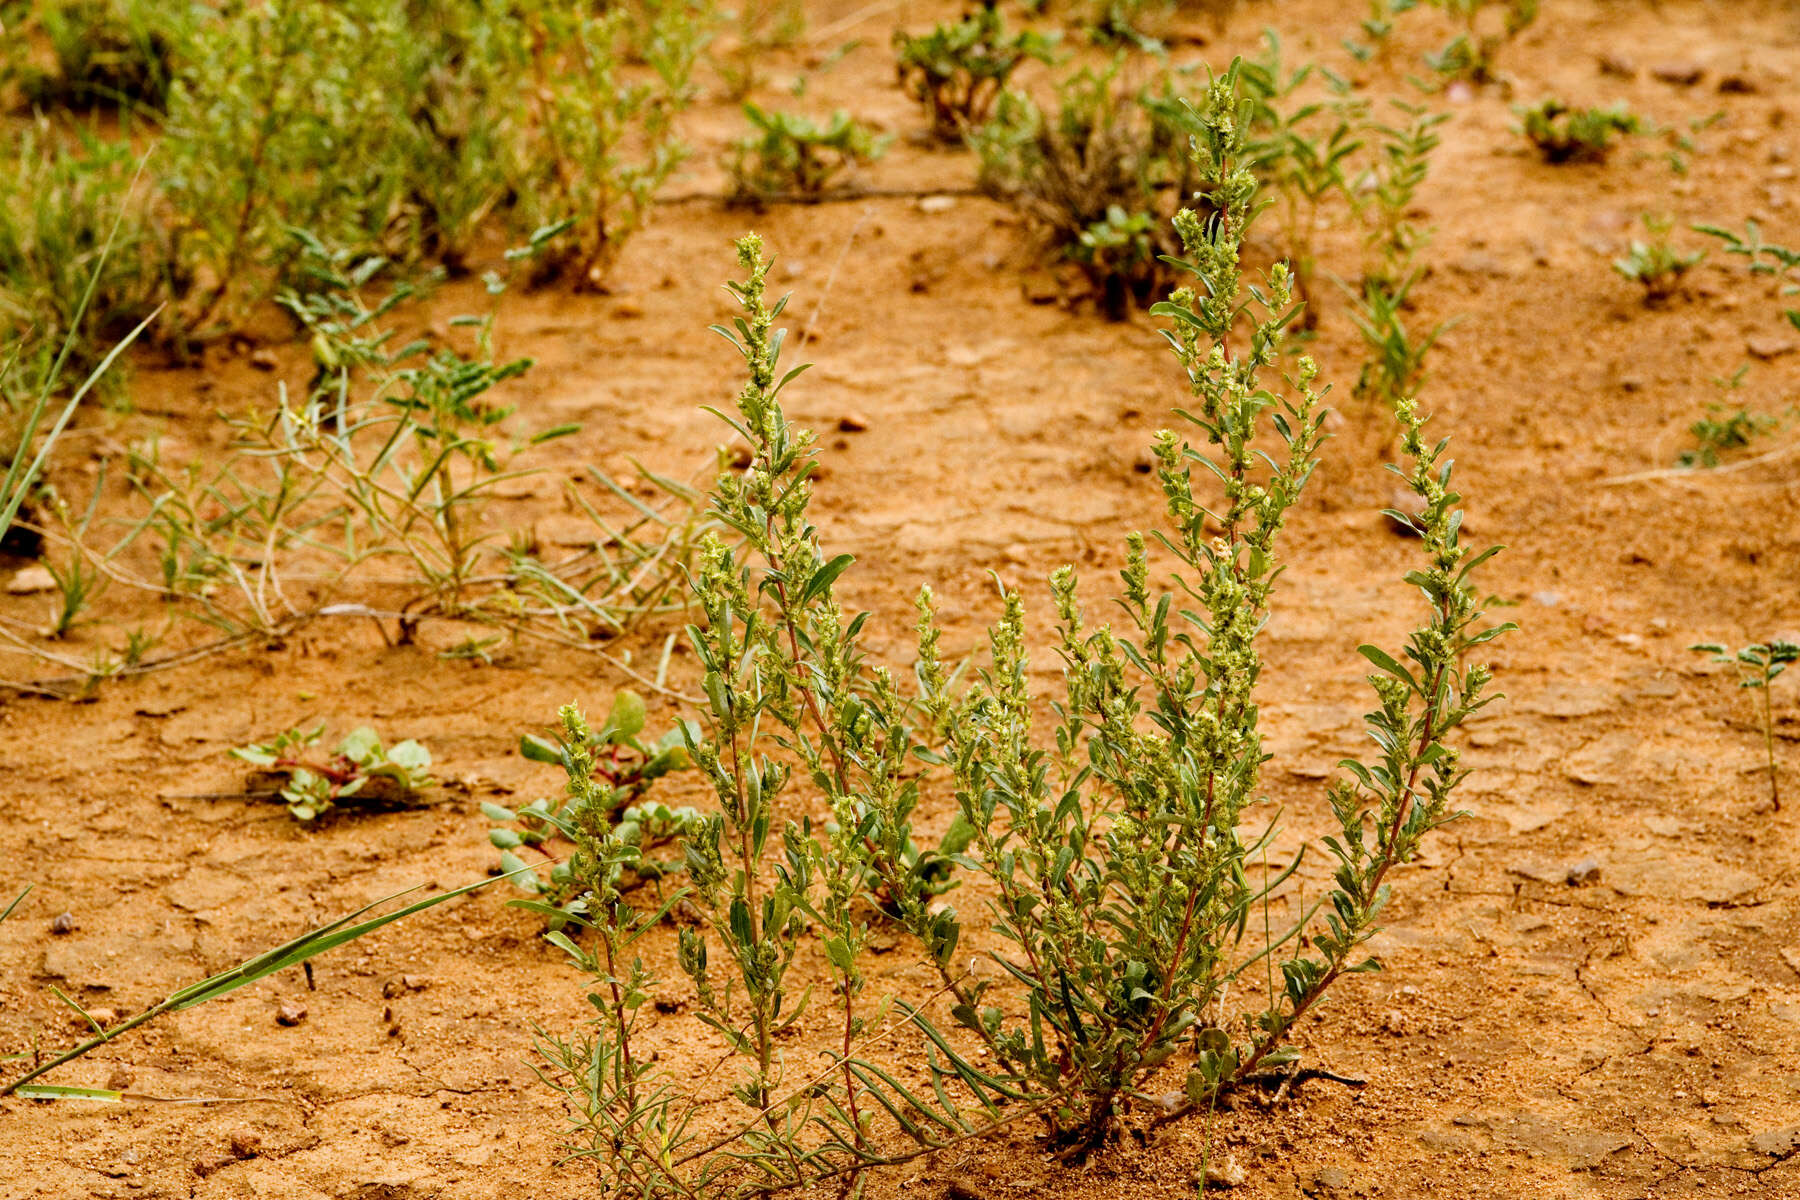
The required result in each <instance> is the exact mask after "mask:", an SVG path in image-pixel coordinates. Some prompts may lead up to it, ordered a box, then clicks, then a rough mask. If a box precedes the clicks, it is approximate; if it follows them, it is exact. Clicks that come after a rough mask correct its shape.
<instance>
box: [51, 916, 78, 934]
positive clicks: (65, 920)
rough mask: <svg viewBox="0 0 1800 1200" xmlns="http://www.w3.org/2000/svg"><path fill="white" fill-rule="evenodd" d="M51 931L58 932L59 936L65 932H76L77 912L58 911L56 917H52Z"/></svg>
mask: <svg viewBox="0 0 1800 1200" xmlns="http://www.w3.org/2000/svg"><path fill="white" fill-rule="evenodd" d="M50 932H51V933H54V934H57V935H58V936H61V935H62V934H65V933H74V932H75V914H74V913H66V912H63V913H57V914H56V915H55V916H54V917H52V918H50Z"/></svg>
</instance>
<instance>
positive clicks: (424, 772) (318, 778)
mask: <svg viewBox="0 0 1800 1200" xmlns="http://www.w3.org/2000/svg"><path fill="white" fill-rule="evenodd" d="M324 736H325V726H324V724H323V723H321V724H319V725H315V726H314V727H313V728H311V729H305V728H301V727H299V726H295V727H294V728H292V729H286V730H283V731H282V732H280V733H278V734H276V735H275V736H274V737H272V738H270V739H268V740H267V741H263V742H252V743H251V744H250V745H248V746H239V747H237V748H236V749H234V750H232V751H231V757H233V758H235V759H238V760H240V761H242V762H247V763H249V764H250V765H251V766H253V767H257V768H259V770H261V771H262V772H264V773H265V777H266V778H272V779H273V780H275V781H277V782H278V783H279V791H278V794H279V795H280V797H281V799H282V801H283V802H284V803H286V804H287V806H288V812H290V813H292V814H293V815H294V816H295V818H297V819H298V820H301V821H311V820H313V819H314V818H316V817H319V816H321V815H323V814H324V813H327V812H330V811H331V810H332V809H335V808H340V807H342V806H343V805H345V804H346V803H347V802H348V801H350V800H352V799H355V800H357V801H358V802H359V803H362V804H371V803H372V804H375V805H377V806H388V805H409V804H414V803H417V801H418V796H419V793H420V792H422V791H423V790H424V789H425V788H428V787H430V786H431V784H432V783H433V782H434V781H433V779H432V778H431V751H429V750H427V749H426V748H425V747H424V746H423V745H421V744H420V743H418V742H416V741H414V740H413V739H412V738H407V739H406V740H405V741H400V742H395V743H394V744H393V745H392V746H384V745H382V742H381V735H380V734H378V733H376V732H375V730H374V729H372V728H371V727H369V726H367V725H363V726H359V727H358V728H356V729H353V730H351V731H350V732H349V733H347V734H345V735H344V736H343V738H342V739H340V740H339V741H338V744H337V745H336V746H335V747H333V749H332V751H331V753H330V754H329V755H318V754H311V753H308V752H309V751H310V750H311V749H312V747H314V746H316V745H317V744H318V743H319V741H320V740H321V739H323V738H324Z"/></svg>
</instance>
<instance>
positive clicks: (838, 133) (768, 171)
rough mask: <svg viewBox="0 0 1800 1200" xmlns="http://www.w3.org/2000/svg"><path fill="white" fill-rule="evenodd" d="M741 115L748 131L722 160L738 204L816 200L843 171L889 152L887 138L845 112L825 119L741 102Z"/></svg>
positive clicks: (734, 199) (733, 144)
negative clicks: (815, 119)
mask: <svg viewBox="0 0 1800 1200" xmlns="http://www.w3.org/2000/svg"><path fill="white" fill-rule="evenodd" d="M744 116H745V117H746V118H748V119H749V121H750V129H751V132H750V133H749V134H747V135H746V136H744V137H742V138H740V139H739V140H737V141H735V142H733V143H732V145H731V153H730V155H729V156H728V157H727V159H726V162H725V169H726V171H727V173H728V174H729V175H730V176H731V186H732V199H733V201H735V202H736V203H739V204H761V203H763V202H764V201H767V200H772V199H775V198H777V197H783V196H785V197H791V198H796V199H801V200H816V199H818V198H819V197H821V196H823V195H824V194H825V193H826V191H827V189H829V188H830V186H831V184H832V182H833V181H834V180H835V179H836V178H837V177H838V176H839V175H840V174H841V173H843V172H844V171H846V170H849V169H851V168H853V167H858V166H862V165H864V164H866V163H871V162H874V161H875V160H876V159H878V158H880V157H881V156H882V154H884V153H885V152H886V151H887V141H888V140H887V138H885V137H882V136H880V135H878V134H877V133H876V132H875V131H874V130H872V129H870V128H869V127H868V126H867V125H865V124H863V123H862V122H861V121H859V120H857V119H856V118H855V117H852V116H851V115H850V114H849V113H846V112H843V111H838V112H834V113H832V114H831V119H830V120H829V121H826V122H825V123H824V124H820V123H818V122H816V121H814V120H812V119H811V118H810V117H805V116H801V115H800V114H799V113H790V112H770V111H768V110H767V109H764V108H759V107H758V106H757V105H754V104H745V105H744Z"/></svg>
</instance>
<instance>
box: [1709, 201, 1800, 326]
mask: <svg viewBox="0 0 1800 1200" xmlns="http://www.w3.org/2000/svg"><path fill="white" fill-rule="evenodd" d="M1694 229H1695V230H1696V231H1697V232H1699V233H1704V234H1707V235H1708V236H1710V237H1716V238H1718V239H1719V240H1720V241H1722V242H1724V243H1725V253H1727V254H1735V255H1738V256H1739V257H1741V258H1744V259H1747V260H1748V264H1747V265H1748V266H1749V268H1750V273H1751V274H1752V275H1767V276H1768V277H1769V278H1771V279H1772V280H1774V281H1775V288H1776V292H1777V294H1778V295H1781V296H1800V250H1791V249H1789V248H1788V247H1786V246H1779V245H1776V244H1774V243H1772V242H1765V241H1763V236H1762V227H1761V226H1759V225H1758V224H1757V223H1756V222H1755V221H1746V222H1744V232H1743V233H1741V234H1740V233H1734V232H1733V231H1731V230H1729V229H1723V228H1721V227H1719V226H1717V225H1696V226H1694ZM1781 316H1782V319H1783V320H1785V321H1786V322H1787V323H1788V324H1789V325H1792V326H1793V327H1794V328H1795V329H1800V308H1790V309H1786V310H1785V311H1783V312H1782V314H1781Z"/></svg>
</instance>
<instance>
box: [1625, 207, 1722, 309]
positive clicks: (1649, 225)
mask: <svg viewBox="0 0 1800 1200" xmlns="http://www.w3.org/2000/svg"><path fill="white" fill-rule="evenodd" d="M1644 228H1645V230H1646V231H1648V233H1649V240H1648V241H1643V240H1639V239H1636V238H1633V239H1632V242H1631V250H1630V252H1629V253H1627V254H1626V255H1625V257H1623V258H1619V259H1615V260H1613V270H1615V271H1617V272H1618V273H1619V274H1621V275H1623V276H1624V277H1625V278H1627V279H1629V280H1632V281H1633V282H1635V283H1637V284H1640V285H1641V286H1642V287H1643V289H1644V303H1646V304H1661V303H1662V302H1663V301H1665V300H1667V299H1668V298H1669V297H1671V296H1673V295H1674V294H1675V293H1676V291H1677V290H1679V289H1680V287H1681V281H1682V279H1683V278H1684V277H1686V275H1687V273H1688V272H1689V271H1691V270H1693V269H1694V268H1695V267H1697V266H1699V265H1700V263H1701V262H1702V261H1703V260H1704V259H1705V258H1706V251H1704V250H1696V251H1694V252H1693V253H1692V254H1683V253H1682V252H1681V251H1679V250H1677V249H1675V247H1674V246H1673V245H1671V244H1670V243H1669V231H1670V230H1671V229H1672V228H1674V222H1673V221H1672V220H1671V219H1669V218H1667V217H1653V216H1651V215H1650V214H1649V213H1645V214H1644Z"/></svg>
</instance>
